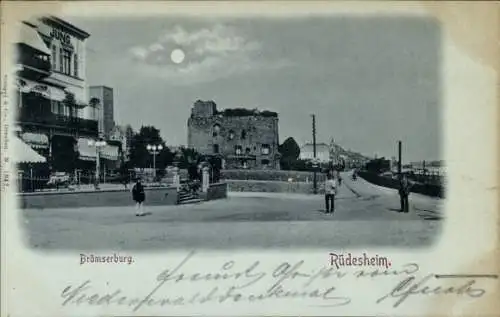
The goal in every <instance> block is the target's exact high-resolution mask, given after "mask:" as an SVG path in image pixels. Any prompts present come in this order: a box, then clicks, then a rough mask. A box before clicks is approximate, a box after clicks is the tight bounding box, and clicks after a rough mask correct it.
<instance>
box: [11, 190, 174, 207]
mask: <svg viewBox="0 0 500 317" xmlns="http://www.w3.org/2000/svg"><path fill="white" fill-rule="evenodd" d="M18 197H19V203H20V205H19V206H20V208H23V209H31V208H36V209H43V208H47V209H49V208H85V207H102V206H109V207H119V206H131V205H133V204H134V202H133V201H132V194H131V192H130V190H128V189H117V190H100V191H75V192H37V193H24V194H19V195H18ZM176 203H177V190H176V189H175V188H173V187H160V188H147V189H146V201H145V204H146V205H148V206H162V205H175V204H176Z"/></svg>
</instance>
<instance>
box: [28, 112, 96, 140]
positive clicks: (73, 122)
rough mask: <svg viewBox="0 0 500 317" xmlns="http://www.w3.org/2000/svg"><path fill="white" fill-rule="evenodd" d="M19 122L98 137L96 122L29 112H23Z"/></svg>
mask: <svg viewBox="0 0 500 317" xmlns="http://www.w3.org/2000/svg"><path fill="white" fill-rule="evenodd" d="M18 120H19V123H20V124H21V125H28V124H29V125H35V126H39V127H45V128H58V129H64V130H69V131H72V132H78V133H79V134H84V135H89V136H90V135H91V136H97V135H98V127H97V121H95V120H87V119H82V118H77V117H69V116H63V115H57V114H53V113H34V112H28V111H21V112H20V113H19V116H18Z"/></svg>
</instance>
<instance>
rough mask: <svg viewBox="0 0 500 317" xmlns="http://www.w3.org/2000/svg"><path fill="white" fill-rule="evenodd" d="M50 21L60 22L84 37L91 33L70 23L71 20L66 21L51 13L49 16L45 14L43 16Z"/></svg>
mask: <svg viewBox="0 0 500 317" xmlns="http://www.w3.org/2000/svg"><path fill="white" fill-rule="evenodd" d="M43 18H45V19H47V20H49V21H52V22H54V23H56V24H59V25H61V26H63V27H65V28H68V29H69V30H71V31H72V32H73V33H76V34H78V35H80V36H81V37H82V38H84V39H86V38H88V37H89V36H90V33H87V32H85V31H84V30H82V29H80V28H79V27H77V26H75V25H73V24H71V23H69V22H66V21H64V20H62V19H60V18H58V17H56V16H53V15H49V16H45V17H43Z"/></svg>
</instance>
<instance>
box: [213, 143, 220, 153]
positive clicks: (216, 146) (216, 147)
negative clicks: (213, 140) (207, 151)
mask: <svg viewBox="0 0 500 317" xmlns="http://www.w3.org/2000/svg"><path fill="white" fill-rule="evenodd" d="M217 153H219V144H214V154H217Z"/></svg>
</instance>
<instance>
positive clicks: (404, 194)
mask: <svg viewBox="0 0 500 317" xmlns="http://www.w3.org/2000/svg"><path fill="white" fill-rule="evenodd" d="M410 188H411V184H410V182H409V181H408V178H407V176H406V175H404V174H403V175H401V176H400V179H399V197H400V200H401V212H408V211H409V203H408V196H409V195H410Z"/></svg>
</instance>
